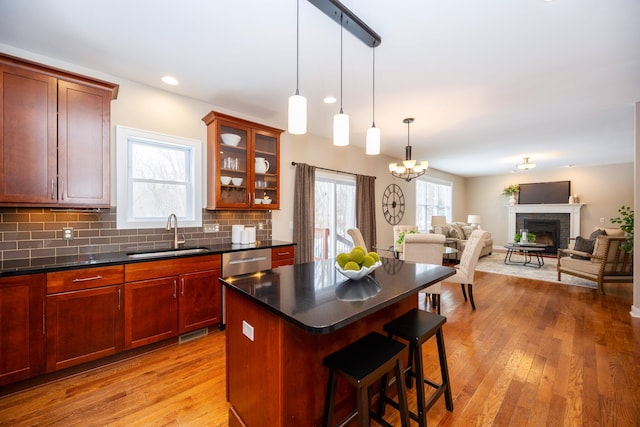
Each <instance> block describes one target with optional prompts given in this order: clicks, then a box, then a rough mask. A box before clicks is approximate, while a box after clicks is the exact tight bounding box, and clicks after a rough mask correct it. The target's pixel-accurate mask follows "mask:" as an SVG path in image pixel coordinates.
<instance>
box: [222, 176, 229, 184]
mask: <svg viewBox="0 0 640 427" xmlns="http://www.w3.org/2000/svg"><path fill="white" fill-rule="evenodd" d="M220 182H221V183H223V184H224V185H229V183H230V182H231V177H230V176H221V177H220Z"/></svg>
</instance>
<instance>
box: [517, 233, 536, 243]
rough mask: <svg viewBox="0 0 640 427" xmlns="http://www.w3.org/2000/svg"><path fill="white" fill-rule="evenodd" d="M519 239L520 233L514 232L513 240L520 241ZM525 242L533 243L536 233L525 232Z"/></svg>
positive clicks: (520, 237)
mask: <svg viewBox="0 0 640 427" xmlns="http://www.w3.org/2000/svg"><path fill="white" fill-rule="evenodd" d="M520 240H522V234H521V233H516V235H515V236H513V241H514V242H516V243H520ZM527 242H529V243H535V242H536V235H535V234H533V233H527Z"/></svg>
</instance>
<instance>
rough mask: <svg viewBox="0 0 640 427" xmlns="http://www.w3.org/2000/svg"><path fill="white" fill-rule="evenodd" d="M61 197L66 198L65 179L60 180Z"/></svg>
mask: <svg viewBox="0 0 640 427" xmlns="http://www.w3.org/2000/svg"><path fill="white" fill-rule="evenodd" d="M60 198H61V199H62V200H64V179H63V180H62V181H60Z"/></svg>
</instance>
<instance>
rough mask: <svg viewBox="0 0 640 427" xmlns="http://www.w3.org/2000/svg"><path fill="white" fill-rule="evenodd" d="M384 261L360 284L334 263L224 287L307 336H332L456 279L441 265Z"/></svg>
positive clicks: (231, 280)
mask: <svg viewBox="0 0 640 427" xmlns="http://www.w3.org/2000/svg"><path fill="white" fill-rule="evenodd" d="M381 261H382V266H380V267H378V268H377V269H376V270H374V271H373V272H372V273H371V274H370V275H369V276H366V277H365V278H363V279H361V280H358V281H354V280H350V279H347V278H346V277H344V276H343V275H342V274H341V273H340V272H338V271H337V270H336V269H335V260H333V259H329V260H322V261H316V262H310V263H304V264H296V265H293V266H284V267H279V268H276V269H273V270H270V271H266V272H261V273H256V274H252V275H246V276H232V277H225V278H220V282H221V283H222V284H223V285H224V286H226V287H228V288H230V289H233V290H235V291H238V292H239V293H241V294H243V295H245V296H246V297H247V298H249V299H250V300H252V301H254V302H256V303H257V304H259V305H261V306H263V307H264V308H266V309H267V310H269V311H270V312H272V313H274V314H276V315H277V316H279V317H281V318H283V319H285V320H287V321H288V322H290V323H292V324H294V325H296V326H297V327H299V328H302V329H303V330H304V331H306V332H309V333H312V334H326V333H330V332H333V331H336V330H338V329H340V328H342V327H344V326H347V325H349V324H352V323H354V322H356V321H358V320H359V319H362V318H364V317H366V316H368V315H370V314H372V313H375V312H376V311H378V310H381V309H383V308H385V307H387V306H390V305H392V304H394V303H396V302H398V301H400V300H403V299H405V298H407V297H408V296H410V295H412V294H416V293H418V292H419V291H420V290H422V289H424V288H427V287H428V286H430V285H432V284H435V283H438V282H441V281H442V280H444V279H446V278H447V277H450V276H452V275H454V274H455V270H454V269H453V268H450V267H443V266H439V265H429V264H414V263H411V262H404V261H401V260H398V259H391V258H382V259H381Z"/></svg>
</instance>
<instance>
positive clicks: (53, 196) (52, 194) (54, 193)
mask: <svg viewBox="0 0 640 427" xmlns="http://www.w3.org/2000/svg"><path fill="white" fill-rule="evenodd" d="M55 199H56V184H55V180H54V179H53V178H51V200H55Z"/></svg>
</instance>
